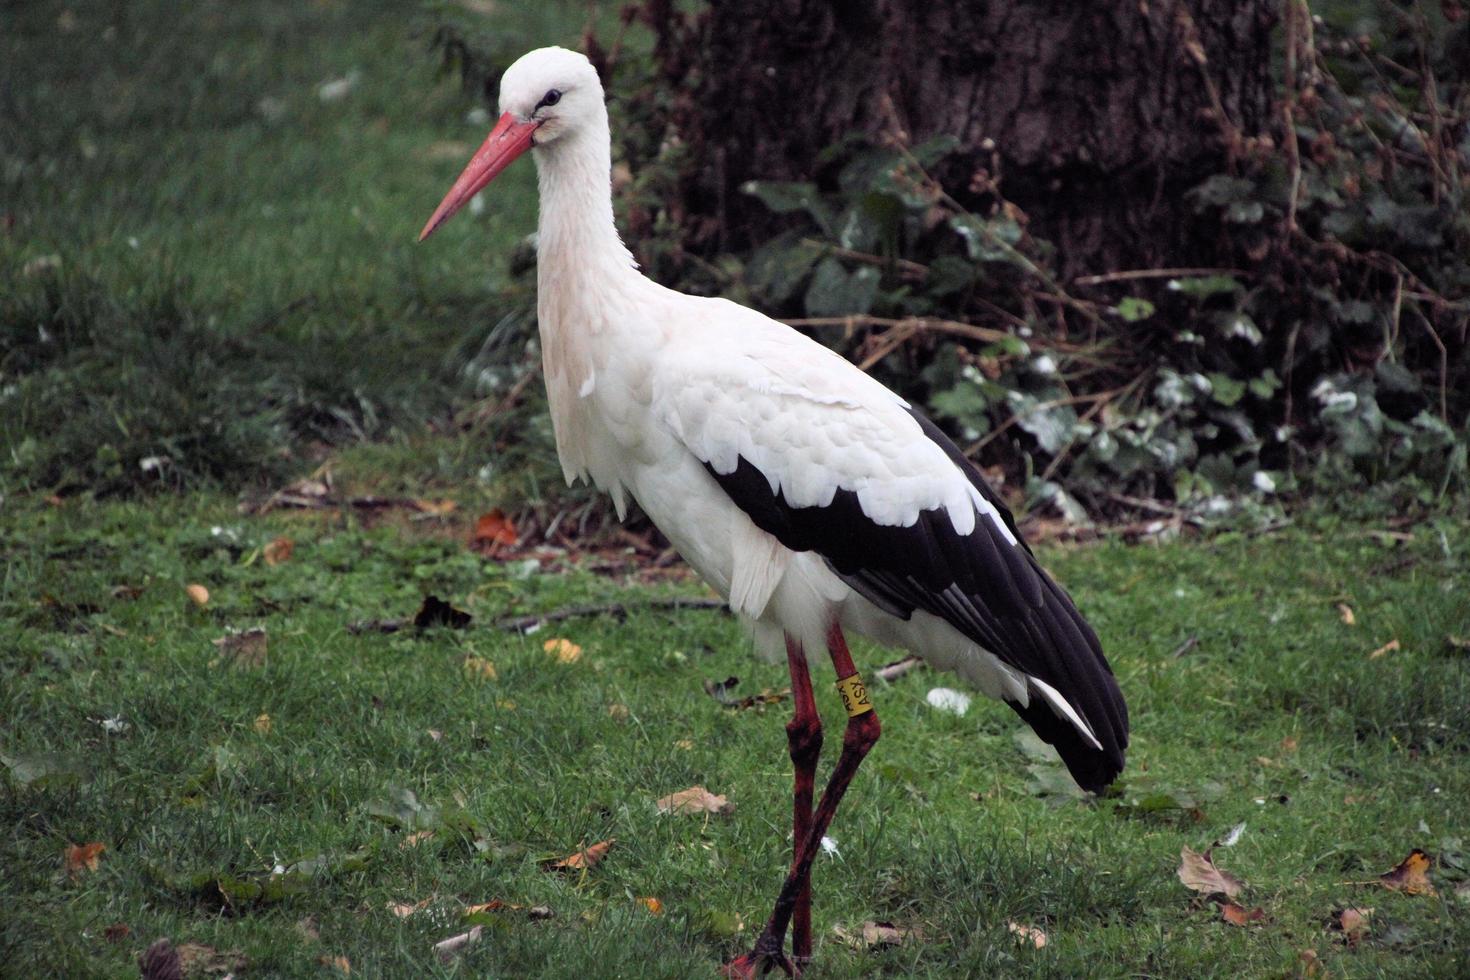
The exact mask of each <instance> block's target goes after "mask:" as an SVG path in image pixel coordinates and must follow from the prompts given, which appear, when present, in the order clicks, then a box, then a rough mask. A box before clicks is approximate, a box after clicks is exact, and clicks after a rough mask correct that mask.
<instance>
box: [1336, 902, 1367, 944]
mask: <svg viewBox="0 0 1470 980" xmlns="http://www.w3.org/2000/svg"><path fill="white" fill-rule="evenodd" d="M1372 917H1373V910H1372V909H1364V908H1353V907H1351V906H1349V907H1348V908H1345V909H1339V910H1337V911H1336V912H1334V913H1332V918H1331V919H1329V920H1328V922H1327V928H1329V929H1332V930H1334V931H1337V932H1341V933H1342V938H1343V941H1344V942H1346V943H1347V944H1348V945H1349V946H1357V945H1358V943H1360V942H1362V941H1363V938H1364V937H1365V936H1367V935H1368V920H1369V919H1371V918H1372Z"/></svg>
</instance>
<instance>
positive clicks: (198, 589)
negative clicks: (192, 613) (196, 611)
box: [184, 582, 209, 606]
mask: <svg viewBox="0 0 1470 980" xmlns="http://www.w3.org/2000/svg"><path fill="white" fill-rule="evenodd" d="M184 594H185V595H187V596H188V597H189V598H190V600H192V601H193V603H194V605H196V606H207V605H209V590H208V589H206V588H205V587H204V586H202V585H200V584H199V583H197V582H194V583H192V584H190V585H186V586H184Z"/></svg>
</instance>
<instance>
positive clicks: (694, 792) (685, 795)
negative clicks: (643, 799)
mask: <svg viewBox="0 0 1470 980" xmlns="http://www.w3.org/2000/svg"><path fill="white" fill-rule="evenodd" d="M655 805H656V806H657V807H658V812H659V813H713V814H715V815H717V816H722V815H724V814H727V813H733V812H734V811H735V804H733V803H731V802H729V801H728V800H726V799H725V798H724V797H723V796H717V795H715V794H714V793H711V792H710V791H709V790H707V789H705V788H704V787H703V786H691V787H689V788H688V789H681V790H679V792H677V793H670V794H669V795H668V796H665V797H663V798H662V799H660V800H659V801H658V803H657V804H655Z"/></svg>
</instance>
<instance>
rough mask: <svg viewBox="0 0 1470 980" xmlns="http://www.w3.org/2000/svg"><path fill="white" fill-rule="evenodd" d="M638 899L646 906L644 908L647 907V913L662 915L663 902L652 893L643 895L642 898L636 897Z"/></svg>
mask: <svg viewBox="0 0 1470 980" xmlns="http://www.w3.org/2000/svg"><path fill="white" fill-rule="evenodd" d="M638 901H640V902H642V903H643V907H644V908H646V909H648V911H649V913H650V914H651V915H663V914H664V903H663V902H660V901H659V900H658V899H656V898H654V897H653V896H652V895H645V896H644V897H643V898H640V899H638Z"/></svg>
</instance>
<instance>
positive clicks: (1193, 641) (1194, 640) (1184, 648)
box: [1169, 636, 1199, 660]
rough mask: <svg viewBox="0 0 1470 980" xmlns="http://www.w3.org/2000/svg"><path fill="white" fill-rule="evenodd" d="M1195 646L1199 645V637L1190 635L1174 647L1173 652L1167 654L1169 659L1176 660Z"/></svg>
mask: <svg viewBox="0 0 1470 980" xmlns="http://www.w3.org/2000/svg"><path fill="white" fill-rule="evenodd" d="M1197 646H1199V637H1197V636H1191V637H1190V638H1189V639H1187V640H1185V641H1184V642H1183V643H1181V644H1179V645H1178V646H1177V647H1175V648H1174V652H1173V653H1171V654H1169V659H1170V660H1178V659H1179V658H1180V657H1182V656H1184V655H1185V654H1186V653H1188V652H1189V651H1191V650H1193V649H1194V648H1195V647H1197Z"/></svg>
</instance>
